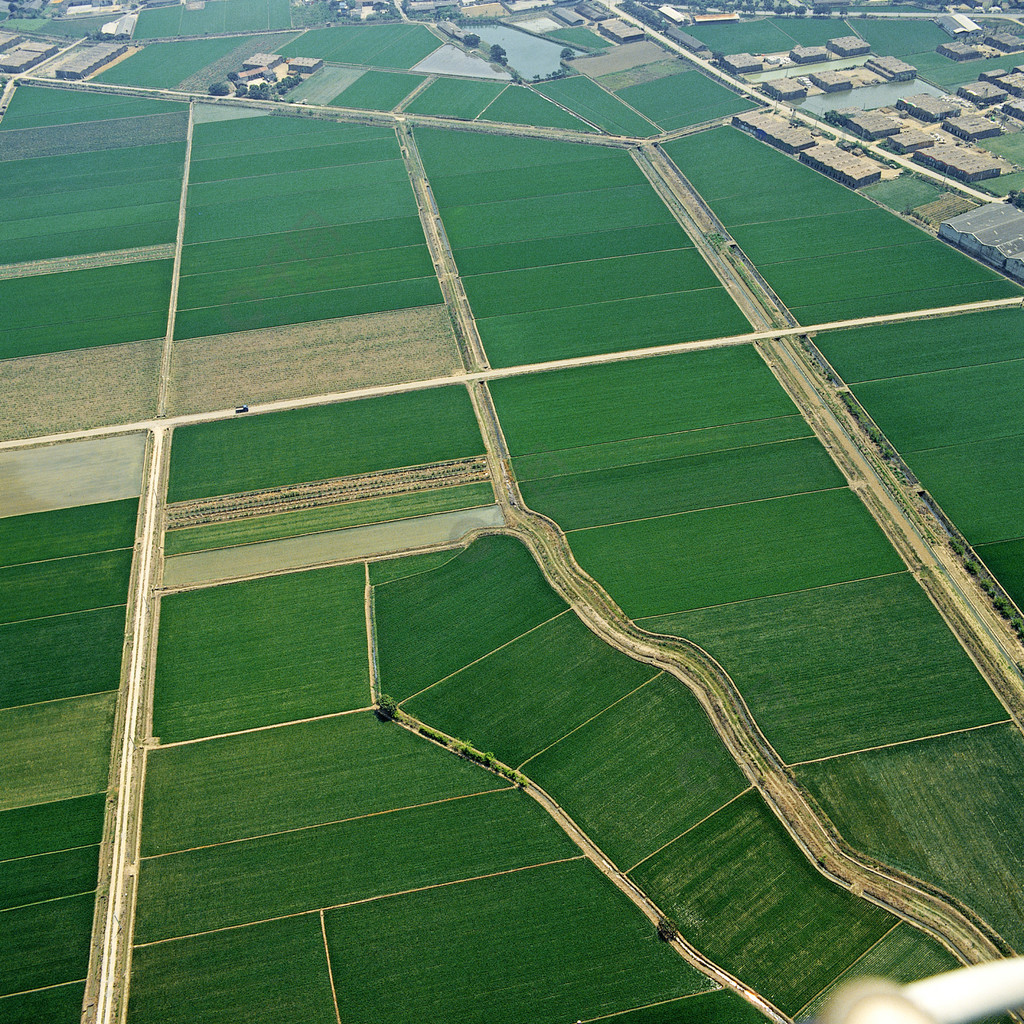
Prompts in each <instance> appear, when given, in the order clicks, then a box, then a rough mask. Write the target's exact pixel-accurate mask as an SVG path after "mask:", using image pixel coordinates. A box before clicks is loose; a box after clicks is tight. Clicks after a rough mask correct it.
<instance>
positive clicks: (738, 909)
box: [630, 792, 897, 1014]
mask: <svg viewBox="0 0 1024 1024" xmlns="http://www.w3.org/2000/svg"><path fill="white" fill-rule="evenodd" d="M630 875H631V877H632V878H633V879H634V880H635V881H636V882H637V884H639V885H640V886H642V887H643V888H644V889H645V890H646V891H647V892H648V893H650V895H651V897H652V898H653V899H654V900H655V901H656V902H657V903H658V904H659V905H660V906H661V907H662V908H664V910H665V912H666V913H667V914H670V915H672V916H673V917H674V918H675V920H677V921H678V922H679V925H680V927H681V928H682V930H683V932H684V934H686V935H687V937H688V938H689V939H690V941H692V942H694V943H695V944H696V945H697V946H698V947H699V948H700V949H701V950H702V951H703V952H705V953H706V954H707V955H708V956H709V957H711V958H712V959H713V960H714V961H715V962H716V963H718V964H721V965H722V966H723V967H725V968H726V970H729V971H731V972H733V973H734V974H736V975H737V976H738V977H741V978H743V979H744V980H745V981H746V983H747V984H748V985H751V986H753V987H754V988H755V989H756V990H757V991H759V992H761V993H762V994H763V995H765V996H767V997H768V998H769V999H771V1000H772V1002H774V1003H775V1005H776V1006H778V1007H779V1008H780V1009H781V1010H782V1011H783V1012H784V1013H790V1014H792V1013H795V1012H796V1010H798V1009H799V1008H800V1007H801V1006H803V1005H804V1004H805V1003H806V1002H807V1001H808V1000H810V999H811V998H812V997H813V996H815V995H816V994H817V993H818V992H820V991H821V990H822V988H824V987H825V986H826V985H828V984H829V983H830V982H831V981H832V979H833V978H835V977H836V976H837V975H838V974H839V973H840V972H842V971H843V970H845V969H846V968H847V967H848V966H849V965H850V964H851V963H852V962H853V961H854V960H856V958H857V957H858V956H860V955H861V954H862V953H863V952H865V951H866V950H867V949H868V948H869V947H871V946H872V945H873V944H874V943H875V942H877V941H878V939H880V938H881V937H882V935H884V934H885V933H886V932H887V931H888V930H889V929H890V928H891V927H892V926H893V925H894V924H896V922H897V919H896V918H894V917H892V916H890V915H889V914H887V913H886V912H885V911H883V910H880V909H879V908H877V907H874V906H872V905H871V904H869V903H867V902H865V901H864V900H859V899H857V898H856V897H854V896H851V895H850V894H849V893H847V892H845V891H844V890H842V889H840V888H839V887H838V886H836V885H833V884H832V883H831V882H829V881H827V880H826V879H825V878H823V877H822V876H821V875H819V874H818V872H817V871H816V870H815V868H813V867H812V866H811V865H810V864H809V863H808V862H807V860H806V859H805V858H804V856H803V854H801V853H800V852H799V851H798V850H797V849H796V847H795V846H794V845H793V844H792V842H791V840H790V838H789V835H788V834H787V833H786V832H785V830H784V829H783V827H782V826H781V825H780V824H779V822H778V820H777V819H776V818H775V817H774V816H773V815H772V814H771V812H770V811H769V810H768V809H767V808H766V807H765V805H764V804H763V803H762V801H761V798H760V796H759V795H758V794H757V793H754V792H750V793H747V794H745V795H744V796H741V797H740V798H739V799H738V800H735V801H733V802H732V803H730V804H728V805H726V806H725V807H723V808H722V809H721V810H719V811H718V812H717V813H716V814H714V815H712V816H711V817H710V818H708V819H707V820H706V821H704V822H703V823H701V824H699V825H697V826H696V827H695V828H693V829H692V830H691V831H689V832H687V833H686V834H685V835H683V836H681V837H680V838H679V839H677V840H676V841H675V842H673V843H671V844H670V845H669V846H666V847H665V848H664V849H663V850H661V851H660V852H659V853H657V854H655V855H654V856H653V857H651V858H650V859H649V860H646V861H644V862H643V863H642V864H641V865H639V866H638V867H636V868H635V869H634V870H633V871H631V872H630Z"/></svg>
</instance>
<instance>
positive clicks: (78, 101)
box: [0, 86, 188, 131]
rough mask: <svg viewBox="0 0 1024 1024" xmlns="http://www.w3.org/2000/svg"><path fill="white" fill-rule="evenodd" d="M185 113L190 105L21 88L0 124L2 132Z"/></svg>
mask: <svg viewBox="0 0 1024 1024" xmlns="http://www.w3.org/2000/svg"><path fill="white" fill-rule="evenodd" d="M186 110H188V105H187V104H185V103H168V102H166V101H164V100H145V99H138V98H136V97H134V96H110V95H107V94H104V93H90V92H73V91H68V90H65V89H59V90H58V89H44V88H32V87H31V86H20V87H19V88H18V89H17V90H15V93H14V98H13V99H12V100H11V102H10V105H9V106H8V108H7V111H6V113H5V114H4V117H3V121H0V131H11V130H13V129H15V128H45V127H47V126H49V125H58V124H81V123H83V122H86V121H104V120H112V119H114V118H123V117H142V116H145V115H146V114H167V113H172V112H175V111H177V112H182V111H186Z"/></svg>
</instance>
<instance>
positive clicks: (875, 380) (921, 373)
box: [845, 356, 1024, 436]
mask: <svg viewBox="0 0 1024 1024" xmlns="http://www.w3.org/2000/svg"><path fill="white" fill-rule="evenodd" d="M1022 360H1024V356H1011V357H1008V358H1006V359H989V360H986V361H985V362H983V363H965V364H964V365H963V366H939V367H937V368H936V369H934V370H918V371H917V372H916V373H894V374H893V375H892V376H891V377H865V378H864V380H855V381H845V383H846V386H847V387H848V388H849V389H850V390H851V391H852V390H853V389H854V388H859V387H860V386H861V384H888V383H889V382H890V381H894V380H903V379H904V378H907V377H927V376H929V375H931V374H933V373H958V372H960V371H962V370H974V369H976V368H977V367H981V366H1002V365H1004V364H1005V363H1019V362H1021V361H1022ZM1011 436H1013V435H1011Z"/></svg>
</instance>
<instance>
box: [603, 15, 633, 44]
mask: <svg viewBox="0 0 1024 1024" xmlns="http://www.w3.org/2000/svg"><path fill="white" fill-rule="evenodd" d="M597 30H598V32H600V33H601V35H603V36H607V37H608V38H609V39H611V40H612V42H615V43H638V42H640V40H641V39H643V38H644V30H643V29H642V28H637V27H636V25H630V24H629V22H626V21H622V20H621V19H620V18H609V19H608V20H607V21H602V22H601V24H600V25H598V26H597Z"/></svg>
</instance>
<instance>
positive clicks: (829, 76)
mask: <svg viewBox="0 0 1024 1024" xmlns="http://www.w3.org/2000/svg"><path fill="white" fill-rule="evenodd" d="M807 77H808V78H810V80H811V81H812V82H813V83H814V84H815V85H816V86H817V87H818V88H819V89H820V90H821V91H822V92H842V91H843V90H844V89H852V88H853V82H851V81H850V79H849V78H848V77H847V76H846V75H843V74H840V73H839V72H838V71H812V72H811V73H810V74H809V75H808V76H807Z"/></svg>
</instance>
